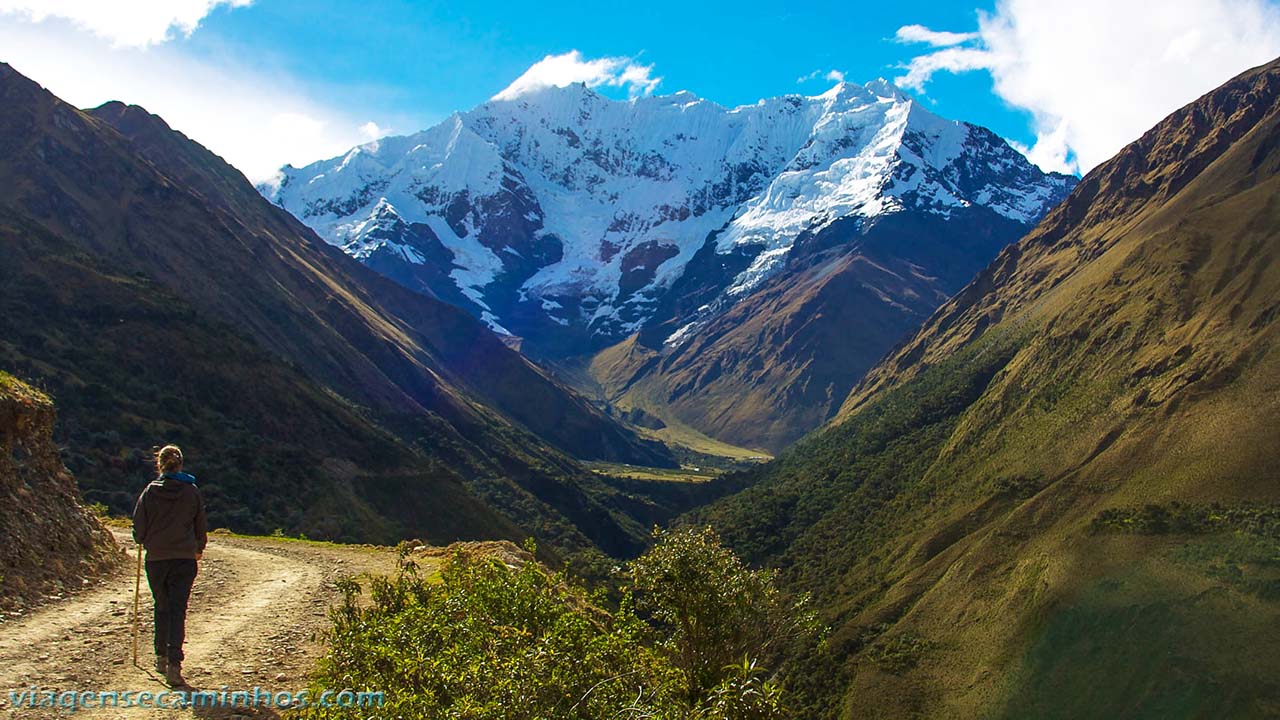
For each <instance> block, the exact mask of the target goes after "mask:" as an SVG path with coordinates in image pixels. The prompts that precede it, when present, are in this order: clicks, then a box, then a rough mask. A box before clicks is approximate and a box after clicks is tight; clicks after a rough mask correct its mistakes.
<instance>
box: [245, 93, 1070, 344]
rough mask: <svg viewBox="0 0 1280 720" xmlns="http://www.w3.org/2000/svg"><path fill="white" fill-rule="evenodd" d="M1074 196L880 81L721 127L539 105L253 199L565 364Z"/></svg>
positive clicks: (310, 170) (786, 103)
mask: <svg viewBox="0 0 1280 720" xmlns="http://www.w3.org/2000/svg"><path fill="white" fill-rule="evenodd" d="M1073 184H1074V178H1070V177H1067V176H1063V175H1046V174H1044V173H1042V172H1040V171H1039V170H1038V169H1037V168H1035V167H1034V166H1033V165H1031V164H1030V163H1029V162H1028V161H1027V160H1026V159H1025V158H1024V157H1023V156H1022V155H1021V154H1019V153H1018V152H1016V151H1015V150H1014V149H1013V148H1011V147H1010V146H1009V145H1008V144H1007V143H1006V142H1004V141H1003V140H1001V139H1000V138H999V137H997V136H996V135H994V134H993V133H991V132H990V131H988V130H986V129H984V128H981V127H977V126H974V125H970V124H967V123H962V122H953V121H948V120H944V119H941V118H939V117H938V116H936V115H934V114H932V113H930V112H929V111H928V110H926V109H925V108H923V107H922V106H921V105H920V104H919V103H917V102H915V101H913V100H912V99H910V98H909V97H907V96H906V95H904V94H903V93H902V92H900V91H899V90H898V89H897V88H895V87H893V86H892V85H891V84H889V83H888V82H885V81H883V80H877V81H875V82H872V83H869V84H867V85H865V86H863V85H856V84H851V83H840V84H838V85H836V86H835V87H833V88H831V90H829V91H828V92H826V93H823V94H822V95H818V96H813V97H802V96H797V95H788V96H783V97H777V98H772V99H767V100H761V101H760V102H758V103H756V104H754V105H746V106H742V107H737V108H732V109H730V108H725V107H722V106H720V105H717V104H715V103H713V102H710V101H707V100H703V99H700V98H698V97H696V96H694V95H693V94H692V93H689V92H679V93H676V94H674V95H667V96H652V97H642V98H637V99H633V100H630V101H616V100H611V99H608V98H605V97H603V96H601V95H599V94H597V93H596V92H594V91H592V90H591V89H589V88H587V87H585V86H582V85H571V86H568V87H564V88H555V87H550V88H545V89H541V90H538V91H534V92H531V93H528V94H525V95H521V96H519V97H516V98H513V99H509V100H493V101H490V102H488V103H485V104H483V105H480V106H479V107H477V108H475V109H474V110H471V111H470V112H466V113H459V114H455V115H453V116H451V117H449V118H448V119H447V120H445V121H444V122H442V123H440V124H439V125H436V126H435V127H432V128H430V129H428V130H424V131H422V132H419V133H416V134H413V135H407V136H400V137H388V138H384V139H381V140H378V141H376V142H372V143H368V144H366V145H361V146H359V147H356V148H353V149H352V150H351V151H350V152H348V153H346V154H345V155H343V156H341V157H338V158H333V159H330V160H324V161H320V162H316V163H313V164H311V165H308V166H307V167H304V168H293V167H289V166H287V167H285V168H284V169H283V170H282V171H281V174H280V176H279V177H278V178H277V181H276V182H275V183H273V184H272V185H270V186H264V187H262V188H260V189H261V190H262V192H263V193H264V194H266V195H267V196H268V198H270V199H271V200H272V201H274V202H276V203H277V204H279V205H280V206H282V207H284V208H285V209H287V210H289V211H290V212H292V213H293V214H294V215H296V216H297V217H298V218H300V219H301V220H302V221H303V222H305V223H307V224H308V225H310V226H311V227H313V228H314V229H315V230H317V231H318V232H319V234H320V235H321V236H322V237H324V238H326V239H327V240H328V241H329V242H332V243H334V244H335V245H339V246H341V247H342V248H343V249H344V250H345V251H346V252H348V253H349V254H351V255H353V256H355V257H356V258H359V259H361V260H362V261H364V262H365V263H367V264H369V265H370V266H372V267H374V268H375V269H377V270H379V271H380V272H383V273H384V274H386V275H388V276H390V277H392V278H394V279H396V280H398V281H399V282H401V283H403V284H405V285H408V286H409V287H411V288H414V289H417V290H419V291H425V292H429V293H432V294H434V295H437V296H439V297H442V298H444V299H447V300H450V301H452V302H455V303H458V304H461V305H463V306H464V307H468V308H469V309H471V310H472V311H473V312H475V313H476V314H477V315H479V316H480V317H482V318H483V319H484V320H485V321H486V322H487V323H488V324H489V325H490V327H492V328H493V329H494V330H495V331H497V332H500V333H510V334H513V335H517V336H521V337H524V338H525V339H526V341H528V342H533V343H534V344H535V345H536V346H537V348H539V350H540V351H541V352H542V353H544V354H561V353H564V354H567V353H570V352H582V351H585V350H594V349H598V348H601V347H604V346H606V345H608V344H611V343H612V342H614V341H617V340H619V339H621V338H623V337H625V336H627V335H629V334H631V333H633V332H635V331H637V330H639V329H641V328H642V327H644V326H646V324H653V323H656V322H658V321H662V322H663V323H664V324H667V325H669V324H670V323H671V321H673V320H674V321H676V322H675V325H674V326H673V327H671V328H669V329H671V332H668V333H666V335H665V336H664V338H663V339H664V340H665V341H667V342H668V343H678V342H680V341H681V340H683V339H684V338H687V337H688V336H689V335H690V334H691V333H694V332H696V331H697V329H698V327H700V326H701V323H703V322H704V321H705V320H706V319H707V317H708V316H709V315H714V314H718V313H720V312H722V311H723V310H725V309H727V308H728V307H731V306H732V305H734V304H735V303H736V302H737V301H738V300H739V299H741V298H744V297H746V296H747V295H749V294H750V293H751V292H752V291H753V290H754V289H756V288H758V287H760V286H761V284H762V283H763V282H765V281H766V280H768V279H769V278H771V277H773V276H775V275H776V274H778V273H779V272H780V271H782V270H783V269H784V268H785V267H786V266H787V263H788V261H789V258H790V257H791V255H792V254H793V250H794V248H795V245H796V242H797V238H801V237H802V236H805V235H806V234H808V235H813V234H816V233H820V232H821V231H822V230H823V228H825V227H828V226H830V225H831V224H832V223H835V222H837V221H847V220H849V219H851V218H854V219H863V220H874V219H876V218H882V217H886V216H891V215H893V214H896V213H902V212H904V211H915V212H919V213H924V214H928V215H931V216H935V217H937V218H940V219H944V220H945V219H947V218H949V217H951V216H952V214H953V213H956V212H957V211H961V210H962V209H966V208H968V209H972V208H985V209H987V210H989V211H991V212H992V213H994V215H995V216H999V217H1000V218H1003V219H1006V220H1009V221H1012V222H1015V223H1017V224H1019V225H1024V226H1027V227H1030V226H1031V225H1032V224H1033V223H1034V222H1036V221H1037V220H1038V219H1039V218H1040V217H1041V215H1043V214H1044V212H1045V211H1047V210H1048V208H1049V207H1051V206H1052V205H1053V204H1055V203H1056V202H1057V201H1058V200H1060V199H1061V198H1062V197H1064V196H1065V195H1066V193H1067V191H1068V190H1069V189H1070V188H1071V186H1072V185H1073ZM699 253H702V254H703V255H704V256H705V255H707V254H708V253H710V254H712V255H713V256H714V257H713V258H712V259H713V260H714V259H716V258H720V259H722V260H723V262H719V263H714V262H713V263H710V265H717V266H718V267H719V268H720V270H719V271H718V273H716V274H715V275H716V276H715V277H714V278H709V279H704V280H703V282H702V283H701V284H702V285H703V286H706V285H707V283H710V284H711V285H712V286H714V287H712V288H711V290H712V292H710V293H708V292H706V291H705V290H706V288H705V287H704V292H703V293H702V299H703V300H707V302H702V303H700V304H699V306H698V307H697V308H694V309H692V310H690V311H684V314H685V315H687V317H669V316H668V317H657V316H658V315H660V314H662V313H664V312H665V313H666V314H667V315H670V312H671V307H672V304H671V303H670V302H668V298H666V295H667V293H668V292H669V291H670V289H671V288H672V287H673V285H675V284H676V283H677V281H679V280H681V278H684V279H685V280H686V282H687V281H688V278H685V275H686V274H687V273H688V272H689V271H690V270H689V268H690V267H691V263H692V262H693V261H694V259H695V257H696V256H698V255H699ZM988 259H989V258H988ZM694 265H696V266H698V267H706V266H708V265H709V264H708V262H707V261H706V257H704V258H703V259H702V260H701V261H700V262H698V263H694Z"/></svg>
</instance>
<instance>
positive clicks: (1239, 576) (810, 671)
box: [702, 63, 1280, 718]
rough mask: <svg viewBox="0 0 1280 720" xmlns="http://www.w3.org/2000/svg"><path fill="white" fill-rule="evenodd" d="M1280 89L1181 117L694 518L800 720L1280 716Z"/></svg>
mask: <svg viewBox="0 0 1280 720" xmlns="http://www.w3.org/2000/svg"><path fill="white" fill-rule="evenodd" d="M1278 99H1280V65H1277V64H1275V63H1273V64H1271V65H1269V66H1266V67H1264V68H1260V69H1257V70H1254V71H1251V72H1249V73H1246V74H1244V75H1242V76H1240V77H1239V78H1236V79H1234V80H1232V81H1231V82H1229V83H1227V84H1226V85H1224V86H1223V87H1222V88H1220V89H1219V90H1217V91H1215V92H1213V93H1211V94H1209V95H1207V96H1205V97H1204V98H1201V99H1200V100H1198V101H1197V102H1195V103H1193V104H1191V105H1189V106H1187V107H1186V108H1184V109H1182V110H1180V111H1179V112H1177V113H1175V114H1174V115H1172V116H1170V117H1169V118H1168V119H1166V120H1165V121H1163V122H1162V123H1161V124H1160V125H1158V126H1157V127H1156V128H1154V129H1153V130H1152V131H1150V132H1149V133H1147V134H1146V135H1144V136H1143V138H1142V139H1141V140H1139V141H1138V142H1136V143H1134V144H1133V145H1131V146H1129V147H1128V148H1126V149H1125V150H1124V151H1122V152H1121V153H1120V154H1119V155H1118V156H1117V157H1116V158H1114V159H1113V160H1111V161H1110V162H1108V163H1107V164H1105V165H1103V166H1101V167H1099V168H1098V169H1097V170H1095V171H1093V172H1091V173H1090V174H1089V175H1088V176H1086V177H1085V178H1084V179H1083V181H1082V182H1081V184H1080V186H1079V187H1078V188H1077V189H1076V191H1075V192H1073V194H1072V195H1071V197H1070V198H1068V199H1067V201H1065V202H1064V204H1063V205H1061V206H1059V208H1057V209H1056V210H1055V211H1054V212H1052V213H1051V214H1050V215H1049V216H1048V217H1047V218H1046V219H1045V221H1044V222H1043V223H1042V224H1041V225H1040V226H1039V227H1038V228H1037V229H1036V230H1035V231H1033V232H1032V233H1031V234H1030V235H1029V236H1028V237H1027V238H1025V239H1024V240H1023V241H1021V242H1020V243H1019V244H1018V245H1016V246H1014V247H1011V248H1010V249H1009V250H1007V251H1005V252H1004V253H1003V254H1002V255H1001V256H1000V257H999V258H998V259H997V260H996V262H995V263H993V264H992V265H991V266H990V267H989V268H988V269H987V270H986V271H984V272H983V273H982V274H981V275H979V277H978V278H977V279H976V280H975V281H974V282H973V283H971V284H970V285H969V286H968V287H967V288H965V289H964V290H962V291H961V292H960V293H959V294H958V295H957V296H956V297H955V298H953V299H952V300H951V301H950V302H948V303H947V304H946V305H945V306H943V308H942V309H941V310H939V312H938V313H936V314H935V315H934V316H933V318H931V320H930V321H929V322H928V323H926V325H925V327H924V328H923V329H922V330H921V331H920V332H919V333H918V334H917V335H916V336H915V337H914V338H912V339H911V340H910V341H908V342H907V343H905V344H904V345H903V346H901V347H900V348H899V349H898V350H897V351H895V352H894V353H893V354H891V355H890V356H889V357H888V358H887V359H886V360H884V361H883V362H882V363H881V364H879V365H878V366H877V368H876V369H875V370H873V371H872V373H871V374H870V375H869V376H868V378H867V379H866V380H865V381H864V382H863V383H862V384H861V385H860V386H859V387H858V388H855V390H854V391H853V393H852V394H851V395H850V398H849V399H848V400H847V401H846V403H845V405H844V408H843V410H842V413H841V416H840V418H839V419H838V421H837V422H835V423H834V424H833V425H831V426H830V427H828V428H827V429H825V430H823V431H821V432H819V433H816V434H814V435H813V436H811V437H809V438H807V439H806V440H804V441H803V442H801V443H800V444H799V445H797V446H796V447H795V448H794V449H792V450H790V451H788V452H787V453H786V454H784V455H783V456H782V457H781V458H780V459H779V460H778V461H777V462H775V463H773V464H771V465H769V466H767V467H765V468H762V469H760V470H758V471H756V472H755V473H754V474H753V475H752V476H751V477H749V478H746V479H745V480H746V481H748V482H751V483H753V486H752V487H751V488H750V489H748V490H746V491H744V492H743V493H740V494H739V495H736V496H734V497H732V498H729V499H727V500H725V501H722V502H720V503H718V504H716V505H713V506H712V507H711V508H709V509H708V510H706V511H705V512H704V513H702V517H703V518H706V519H711V520H712V521H713V522H714V523H715V524H716V526H717V527H718V528H720V529H721V530H722V532H724V534H725V536H726V539H727V540H728V541H729V542H730V543H731V544H732V545H733V546H735V547H736V548H737V549H738V550H739V551H741V552H743V553H745V554H746V555H747V556H749V557H751V558H753V559H755V560H757V561H762V562H765V563H768V564H773V565H777V566H779V567H782V568H785V571H784V572H785V573H786V574H787V577H788V580H789V581H790V582H791V583H792V584H793V586H794V587H796V588H802V589H807V590H811V591H813V592H814V593H815V596H816V598H817V600H818V602H819V604H820V605H821V606H823V607H824V608H825V609H826V616H827V618H828V619H829V620H830V621H831V622H832V624H833V626H834V627H835V630H834V632H833V635H832V638H831V641H830V647H829V648H828V651H827V652H825V653H822V652H816V651H814V652H811V653H809V654H807V655H805V656H803V657H801V658H798V659H797V660H796V664H795V666H794V667H793V677H794V681H795V682H796V683H797V684H798V685H799V686H800V687H801V688H802V692H803V694H804V695H805V696H806V697H807V698H808V700H807V702H808V713H807V715H806V716H807V717H1009V718H1021V717H1149V718H1169V717H1188V718H1190V717H1264V716H1270V715H1274V714H1276V713H1277V712H1280V674H1277V671H1276V668H1277V667H1280V642H1278V641H1280V532H1278V531H1277V525H1276V518H1277V516H1280V443H1278V442H1277V434H1276V428H1277V427H1280V353H1278V352H1277V349H1276V340H1277V325H1276V323H1275V320H1276V316H1277V314H1280V262H1277V258H1278V257H1280V176H1278V175H1277V171H1278V170H1280V110H1277V108H1278V107H1280V105H1278V104H1277V100H1278Z"/></svg>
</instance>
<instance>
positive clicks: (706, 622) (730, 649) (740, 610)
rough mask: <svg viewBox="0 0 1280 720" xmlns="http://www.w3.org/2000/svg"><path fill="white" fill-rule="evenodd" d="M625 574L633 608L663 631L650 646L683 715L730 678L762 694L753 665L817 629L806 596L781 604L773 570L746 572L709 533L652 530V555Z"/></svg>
mask: <svg viewBox="0 0 1280 720" xmlns="http://www.w3.org/2000/svg"><path fill="white" fill-rule="evenodd" d="M628 569H629V571H630V575H631V581H632V583H633V592H634V593H635V602H636V607H637V609H638V610H639V611H640V612H641V613H643V614H645V615H646V616H647V617H648V619H649V620H650V621H651V622H652V623H654V624H655V625H657V627H658V628H659V629H660V630H662V631H664V633H665V635H666V637H665V639H663V640H661V641H660V642H659V643H658V647H659V648H661V649H662V650H664V651H665V652H666V653H667V654H668V655H669V657H670V659H671V662H672V664H673V665H675V667H676V668H677V669H678V670H679V671H680V673H681V674H682V675H683V680H684V688H683V691H684V696H685V702H686V703H687V705H688V707H690V708H699V707H704V706H705V705H706V703H707V702H708V701H710V700H711V699H712V696H713V693H716V692H725V691H726V690H725V686H723V683H724V682H725V681H726V680H729V679H733V678H734V677H735V673H736V677H737V678H738V679H739V680H740V681H741V682H739V683H738V685H740V686H742V687H745V688H749V689H752V690H753V692H754V690H755V689H762V688H763V685H761V684H760V683H759V682H757V680H756V679H755V675H757V674H758V673H759V672H760V671H759V668H758V667H757V663H758V662H759V661H760V660H761V659H762V658H764V657H767V656H769V655H770V654H772V653H773V651H775V650H777V649H780V648H781V647H783V646H785V645H787V644H789V643H792V642H795V641H796V640H799V639H801V638H803V637H807V636H811V635H812V634H813V633H815V632H816V631H817V629H818V623H817V618H816V616H815V614H814V613H813V612H812V611H810V610H809V609H808V600H809V599H808V597H807V596H801V597H799V598H797V599H789V598H788V597H787V596H785V595H784V594H783V593H782V591H781V590H779V589H778V587H777V584H776V582H775V580H776V572H775V571H769V570H752V569H750V568H748V567H746V565H744V564H743V562H742V561H741V560H739V559H738V557H737V556H735V555H734V554H733V553H732V552H731V551H730V550H729V549H728V548H726V547H724V545H722V544H721V542H720V538H719V536H718V535H716V533H715V531H713V530H712V529H711V528H709V527H703V528H684V529H679V530H673V531H663V530H655V531H654V546H653V548H652V549H651V550H649V551H648V552H647V553H645V554H644V555H642V556H641V557H640V558H638V559H636V560H635V561H633V562H631V563H630V564H629V566H628ZM743 667H746V668H748V669H749V670H750V673H748V674H747V675H746V676H743V670H742V668H743ZM770 692H773V691H772V690H770Z"/></svg>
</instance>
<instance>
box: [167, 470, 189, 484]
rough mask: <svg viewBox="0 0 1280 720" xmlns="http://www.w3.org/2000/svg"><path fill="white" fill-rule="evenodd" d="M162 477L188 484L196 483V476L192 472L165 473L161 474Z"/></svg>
mask: <svg viewBox="0 0 1280 720" xmlns="http://www.w3.org/2000/svg"><path fill="white" fill-rule="evenodd" d="M160 478H161V479H162V480H177V481H178V482H184V483H187V484H188V485H195V484H196V476H195V475H192V474H191V473H184V472H176V473H165V474H164V475H161V476H160Z"/></svg>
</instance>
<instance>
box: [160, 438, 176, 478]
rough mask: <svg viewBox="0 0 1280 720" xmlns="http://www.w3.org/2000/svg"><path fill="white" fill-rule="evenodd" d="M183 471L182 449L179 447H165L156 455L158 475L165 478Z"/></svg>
mask: <svg viewBox="0 0 1280 720" xmlns="http://www.w3.org/2000/svg"><path fill="white" fill-rule="evenodd" d="M181 469H182V448H180V447H178V446H177V445H165V446H164V447H162V448H160V450H159V452H157V453H156V474H157V475H159V476H161V477H164V476H165V475H166V474H168V473H171V472H177V471H179V470H181Z"/></svg>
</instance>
